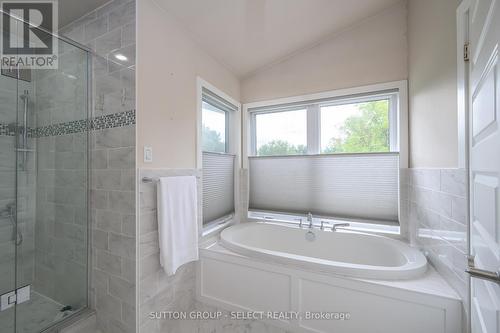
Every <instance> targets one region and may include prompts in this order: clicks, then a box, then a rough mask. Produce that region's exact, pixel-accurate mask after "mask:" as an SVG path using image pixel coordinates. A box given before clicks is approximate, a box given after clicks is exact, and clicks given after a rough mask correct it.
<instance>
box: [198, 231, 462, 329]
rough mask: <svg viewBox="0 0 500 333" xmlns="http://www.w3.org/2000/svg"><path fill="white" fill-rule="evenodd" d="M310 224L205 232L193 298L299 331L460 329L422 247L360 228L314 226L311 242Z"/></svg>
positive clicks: (452, 297)
mask: <svg viewBox="0 0 500 333" xmlns="http://www.w3.org/2000/svg"><path fill="white" fill-rule="evenodd" d="M306 232H307V230H305V229H299V228H298V227H294V226H283V225H276V224H270V223H256V222H249V223H242V224H239V225H236V226H231V227H228V228H227V229H225V230H224V231H223V232H222V233H221V238H220V239H216V238H211V239H208V240H206V241H205V242H203V243H202V244H201V245H200V260H199V261H198V263H197V274H196V278H197V283H196V286H197V288H196V297H197V300H198V301H200V302H201V303H204V304H208V305H212V306H214V307H216V308H217V309H221V310H224V311H230V312H229V313H228V316H229V317H231V316H232V315H233V314H250V315H249V317H250V318H254V317H253V315H255V314H257V318H254V319H258V320H262V321H263V322H264V323H265V324H268V325H270V326H273V327H280V328H281V329H283V330H285V331H289V332H297V333H298V332H301V333H305V332H307V333H332V332H342V333H364V332H374V333H375V332H377V333H378V332H384V333H402V332H404V333H421V332H432V333H457V332H461V331H462V330H461V301H460V298H459V296H458V295H457V294H456V292H455V291H454V290H453V289H452V288H451V287H450V286H449V285H448V284H447V283H446V281H445V280H444V279H443V278H442V277H441V276H440V275H439V274H438V273H437V272H436V271H435V270H434V269H433V268H432V266H431V265H427V263H426V259H425V257H424V256H423V255H421V254H420V252H418V251H417V250H415V249H412V248H410V247H409V246H407V245H406V244H404V243H402V242H399V241H397V240H393V239H389V238H386V237H381V236H375V235H369V234H364V233H356V232H348V231H340V230H339V231H336V232H331V231H320V230H315V231H314V233H315V236H316V237H315V239H314V240H313V241H310V240H307V239H306V238H305V237H306V236H305V235H306ZM309 239H310V238H309ZM426 266H427V267H426ZM276 313H278V314H279V316H276V315H275V314H276ZM282 314H285V315H284V316H282ZM332 314H333V315H335V314H337V315H340V314H342V315H345V316H344V317H343V318H345V320H343V319H340V320H339V319H338V317H337V319H335V318H334V317H328V316H329V315H332ZM287 315H290V316H287ZM324 315H326V317H324ZM318 316H319V317H318ZM332 318H333V319H332ZM269 330H271V328H269Z"/></svg>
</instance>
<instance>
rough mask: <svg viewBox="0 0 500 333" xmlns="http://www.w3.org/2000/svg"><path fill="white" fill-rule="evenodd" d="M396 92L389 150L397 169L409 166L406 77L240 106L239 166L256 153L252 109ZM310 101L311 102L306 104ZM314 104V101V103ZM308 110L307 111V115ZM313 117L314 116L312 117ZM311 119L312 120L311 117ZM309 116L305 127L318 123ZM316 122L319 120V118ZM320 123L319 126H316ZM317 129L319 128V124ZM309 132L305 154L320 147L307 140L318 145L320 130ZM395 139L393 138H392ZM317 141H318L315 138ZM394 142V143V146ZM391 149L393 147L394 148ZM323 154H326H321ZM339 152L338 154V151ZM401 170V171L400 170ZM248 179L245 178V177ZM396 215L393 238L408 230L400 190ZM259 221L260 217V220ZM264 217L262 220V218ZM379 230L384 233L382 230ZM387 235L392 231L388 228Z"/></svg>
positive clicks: (269, 108) (246, 164)
mask: <svg viewBox="0 0 500 333" xmlns="http://www.w3.org/2000/svg"><path fill="white" fill-rule="evenodd" d="M389 91H391V92H393V93H394V92H395V93H396V94H395V99H394V102H393V103H391V110H389V112H390V113H389V117H390V118H389V122H390V123H392V124H396V126H390V129H389V131H390V133H389V135H390V138H391V139H390V145H391V147H390V151H397V152H398V153H399V168H400V170H402V169H407V168H408V167H409V153H408V142H409V135H408V81H407V80H401V81H391V82H386V83H378V84H373V85H366V86H360V87H355V88H346V89H338V90H331V91H326V92H320V93H313V94H307V95H300V96H293V97H285V98H277V99H270V100H265V101H260V102H253V103H246V104H243V105H242V117H243V121H242V125H243V126H242V132H243V135H242V140H243V142H242V167H243V169H248V165H249V156H257V155H256V154H255V148H256V145H255V142H256V140H255V139H256V138H255V129H254V127H253V126H254V125H255V121H254V120H253V121H252V114H253V113H254V112H258V110H259V109H260V110H265V109H267V110H271V109H274V110H276V111H279V110H281V109H283V106H284V105H288V106H292V105H295V106H297V105H300V106H303V105H307V104H308V102H310V101H321V100H323V101H326V100H330V101H333V100H338V101H344V102H345V101H346V100H348V99H349V98H359V97H360V96H363V95H364V96H368V95H372V96H373V95H376V94H377V93H379V94H380V93H382V94H384V92H385V94H387V92H389ZM309 104H310V103H309ZM313 104H315V103H313ZM310 113H311V112H308V115H309V114H310ZM317 113H318V115H316V116H315V119H320V117H321V115H320V114H319V108H318V110H317ZM311 117H313V116H311ZM311 120H312V119H311ZM311 120H310V119H308V126H318V125H317V124H314V123H313V122H312V121H311ZM318 123H319V120H318ZM319 126H321V125H319ZM319 128H320V127H319ZM307 133H308V155H312V153H313V152H315V151H318V152H319V150H320V149H321V147H320V145H318V146H317V147H312V149H311V150H309V149H310V147H309V146H310V145H309V141H310V142H317V143H318V144H320V142H321V141H320V140H321V133H320V131H318V132H316V133H315V132H314V131H310V129H309V128H308V129H307ZM310 135H314V136H317V139H315V138H311V139H310V138H309V136H310ZM394 138H395V139H394ZM316 140H317V141H316ZM393 145H395V146H393ZM393 149H394V150H393ZM396 149H397V150H396ZM360 154H363V153H360ZM364 154H370V153H364ZM321 155H325V154H321ZM339 155H341V154H339ZM400 173H401V172H400ZM246 181H247V182H248V179H247V180H246ZM245 195H246V197H247V198H248V195H249V189H248V188H247V189H246V193H245ZM399 198H400V199H399V215H400V225H399V230H398V231H399V232H397V234H393V235H394V236H396V237H403V238H404V237H407V235H408V232H409V230H408V229H409V226H408V225H407V223H404V222H405V220H404V219H402V218H401V214H402V212H403V211H404V209H405V208H404V202H403V200H401V193H400V194H399ZM243 209H244V210H245V211H244V212H242V213H243V214H242V215H243V216H245V217H246V219H247V220H250V221H251V220H254V221H255V220H259V219H255V218H251V217H250V216H249V211H248V206H246V207H244V208H243ZM266 215H267V216H270V215H269V214H266ZM297 217H298V216H292V220H295V219H296V218H297ZM261 220H262V219H261ZM264 220H265V219H264ZM365 231H369V232H374V233H377V232H381V230H380V228H379V227H378V226H377V225H375V224H374V228H369V225H368V226H367V228H366V230H365ZM382 233H384V232H383V231H382ZM389 234H392V232H391V231H390V232H389Z"/></svg>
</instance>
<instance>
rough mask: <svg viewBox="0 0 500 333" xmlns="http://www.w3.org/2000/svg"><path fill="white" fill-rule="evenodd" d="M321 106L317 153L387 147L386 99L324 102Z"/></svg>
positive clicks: (367, 151) (387, 120)
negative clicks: (319, 143)
mask: <svg viewBox="0 0 500 333" xmlns="http://www.w3.org/2000/svg"><path fill="white" fill-rule="evenodd" d="M320 110H321V153H322V154H335V153H381V152H388V151H390V143H389V110H390V99H388V98H387V99H377V100H374V101H368V102H359V103H358V102H355V103H347V104H337V105H325V106H322V107H320Z"/></svg>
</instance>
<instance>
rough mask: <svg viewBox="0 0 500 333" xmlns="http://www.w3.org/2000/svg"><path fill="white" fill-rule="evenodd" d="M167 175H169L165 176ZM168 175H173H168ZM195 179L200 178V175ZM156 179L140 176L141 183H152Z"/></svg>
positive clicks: (156, 179)
mask: <svg viewBox="0 0 500 333" xmlns="http://www.w3.org/2000/svg"><path fill="white" fill-rule="evenodd" d="M167 177H169V176H167ZM170 177H174V176H170ZM196 179H200V176H196ZM156 181H158V178H151V177H142V182H143V183H154V182H156Z"/></svg>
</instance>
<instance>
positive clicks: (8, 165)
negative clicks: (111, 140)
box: [0, 14, 90, 333]
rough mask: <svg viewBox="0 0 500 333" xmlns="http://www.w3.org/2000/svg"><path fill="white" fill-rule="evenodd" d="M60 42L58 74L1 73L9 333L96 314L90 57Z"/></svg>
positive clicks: (0, 252) (4, 326)
mask: <svg viewBox="0 0 500 333" xmlns="http://www.w3.org/2000/svg"><path fill="white" fill-rule="evenodd" d="M3 15H5V14H3ZM17 24H18V25H24V24H25V23H23V22H20V21H17ZM2 34H3V38H10V36H9V34H7V33H4V32H3V31H2ZM57 43H58V49H59V50H58V55H57V56H58V60H59V65H58V69H21V68H15V69H12V68H11V69H8V68H2V69H1V75H0V295H1V306H0V331H1V332H2V333H14V332H16V333H21V332H23V333H35V332H42V331H44V330H48V329H51V328H54V327H56V326H57V325H59V324H60V323H61V322H63V321H65V320H68V319H69V318H72V317H74V316H75V315H76V314H77V313H80V312H81V311H83V310H85V309H86V308H87V307H88V271H89V269H88V265H89V264H88V263H89V258H88V249H89V246H88V239H89V235H88V230H89V223H88V190H87V189H88V183H89V182H88V164H89V163H88V160H89V158H88V148H89V144H88V141H89V140H88V127H89V126H88V124H89V111H88V110H89V107H88V106H89V103H88V100H89V88H88V82H89V61H90V56H89V53H88V51H87V50H85V49H84V48H82V47H80V46H78V45H76V44H74V43H71V42H69V41H66V40H62V39H59V38H57Z"/></svg>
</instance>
